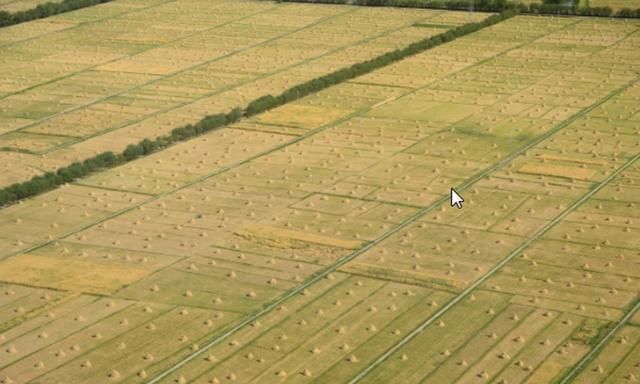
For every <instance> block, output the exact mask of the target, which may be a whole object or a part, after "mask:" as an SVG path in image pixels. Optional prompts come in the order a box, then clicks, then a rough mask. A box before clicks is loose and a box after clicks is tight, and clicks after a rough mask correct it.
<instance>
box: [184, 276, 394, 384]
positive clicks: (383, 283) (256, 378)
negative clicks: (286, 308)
mask: <svg viewBox="0 0 640 384" xmlns="http://www.w3.org/2000/svg"><path fill="white" fill-rule="evenodd" d="M347 275H348V274H347ZM350 278H352V276H347V278H345V279H344V281H342V284H346V283H347V282H348V281H350ZM381 283H382V284H380V287H378V288H377V289H375V290H374V291H371V293H370V294H367V296H365V297H362V298H360V299H358V301H357V302H356V303H354V304H353V305H351V307H349V308H348V309H346V310H345V311H344V312H342V313H341V314H340V315H338V317H336V318H335V319H332V320H326V321H325V323H324V326H322V327H319V328H318V329H316V330H315V331H314V332H313V333H312V334H310V335H308V338H307V339H306V341H309V340H311V338H313V337H317V336H318V335H319V334H320V333H321V332H322V331H324V330H325V329H326V327H328V326H331V325H333V324H335V323H338V322H339V321H340V319H342V318H344V317H345V316H347V315H348V314H349V312H350V311H351V310H352V309H354V308H355V307H357V306H358V305H362V304H363V303H364V302H365V300H366V299H368V298H370V297H371V296H373V295H375V294H377V293H378V292H380V291H381V290H383V289H384V288H385V286H386V285H387V284H388V283H387V282H381ZM342 284H341V285H342ZM337 286H338V285H336V286H335V287H337ZM331 289H333V287H331V288H329V289H327V290H326V291H325V292H323V293H322V295H321V296H319V297H317V298H316V299H315V300H312V301H310V302H308V303H306V304H305V305H303V306H302V307H300V309H299V311H300V310H302V309H304V308H307V307H308V306H310V305H312V304H314V303H317V302H318V301H320V300H321V299H322V298H323V297H325V295H326V294H327V293H328V292H329V291H331ZM292 316H293V314H290V315H288V316H286V317H285V318H284V319H282V321H278V322H276V323H275V324H274V325H273V326H271V327H269V329H266V330H265V331H264V332H261V333H260V334H259V335H257V336H256V337H255V338H254V339H253V340H258V339H260V337H262V336H264V335H266V334H267V333H268V332H269V331H271V330H273V329H276V328H277V327H278V326H280V325H282V323H283V321H286V320H288V319H291V317H292ZM304 344H305V341H302V342H301V343H300V345H298V346H296V347H295V348H293V349H292V350H291V352H290V353H295V352H296V351H298V350H300V349H301V348H302V347H303V346H304ZM235 355H236V353H235V352H232V353H231V354H229V356H227V357H225V358H223V359H221V360H220V361H219V362H218V363H220V364H221V363H224V362H225V361H228V360H229V359H231V358H232V357H233V356H235ZM287 356H289V355H288V354H283V355H282V356H280V357H279V358H278V360H275V361H273V364H272V365H275V364H277V363H279V362H281V361H282V360H283V359H285V358H286V357H287ZM212 369H215V367H211V368H208V369H206V370H204V371H203V372H201V373H199V374H198V375H197V376H195V377H193V378H192V380H194V381H196V380H197V379H199V378H201V377H202V376H204V375H206V374H207V373H208V372H210V371H211V370H212ZM265 372H266V371H262V372H259V373H257V374H256V375H255V376H254V377H252V378H251V379H250V380H249V381H248V382H247V383H256V380H258V378H259V377H260V376H263V375H264V374H265ZM258 383H260V381H258Z"/></svg>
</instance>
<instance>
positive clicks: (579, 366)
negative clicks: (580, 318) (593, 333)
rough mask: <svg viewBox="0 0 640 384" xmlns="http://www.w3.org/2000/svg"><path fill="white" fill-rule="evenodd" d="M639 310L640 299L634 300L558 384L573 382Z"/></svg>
mask: <svg viewBox="0 0 640 384" xmlns="http://www.w3.org/2000/svg"><path fill="white" fill-rule="evenodd" d="M639 309H640V299H639V298H636V302H635V304H634V305H633V306H632V307H631V308H630V309H629V310H628V311H627V313H626V314H625V315H624V316H623V317H622V319H620V321H618V323H617V324H616V325H615V326H614V327H613V328H611V329H610V330H609V332H606V333H605V334H604V335H603V336H602V337H601V338H600V341H599V342H598V344H596V345H595V346H594V347H593V349H592V350H591V351H590V352H589V353H588V354H587V355H585V356H584V357H583V358H582V359H581V360H580V361H579V362H578V363H577V364H576V365H574V367H573V369H572V370H571V371H569V372H568V373H567V374H566V376H564V378H563V379H562V380H561V381H560V382H559V384H568V383H571V382H573V381H574V379H575V378H576V377H577V376H578V374H579V373H580V372H582V371H583V370H584V369H585V368H586V367H587V365H588V364H589V363H590V362H591V361H592V360H593V359H595V358H596V357H597V356H598V354H599V353H600V352H601V350H602V348H604V347H605V345H607V344H608V343H609V341H610V340H611V338H612V337H613V335H615V334H616V332H618V331H619V330H620V328H622V327H623V326H624V325H625V324H627V322H628V321H629V319H631V317H632V316H633V315H634V314H635V313H636V311H638V310H639Z"/></svg>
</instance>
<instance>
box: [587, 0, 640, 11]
mask: <svg viewBox="0 0 640 384" xmlns="http://www.w3.org/2000/svg"><path fill="white" fill-rule="evenodd" d="M580 3H581V5H589V6H590V7H611V8H612V9H613V10H619V9H622V8H631V9H638V8H640V0H581V1H580Z"/></svg>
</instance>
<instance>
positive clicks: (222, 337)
mask: <svg viewBox="0 0 640 384" xmlns="http://www.w3.org/2000/svg"><path fill="white" fill-rule="evenodd" d="M514 49H515V48H514ZM503 53H504V52H503ZM503 53H500V54H503ZM487 60H489V59H487ZM476 65H477V64H476ZM474 66H475V65H474ZM472 67H473V66H472ZM465 69H466V68H465ZM639 80H640V79H638V78H636V79H633V80H632V81H630V82H628V83H627V84H625V85H623V86H622V87H619V88H618V89H616V90H614V91H613V92H611V93H610V94H609V95H607V96H606V97H604V98H602V99H600V100H598V101H597V102H595V103H594V104H592V105H591V106H589V107H588V108H585V109H583V110H582V111H580V112H578V113H576V114H574V115H573V116H571V117H570V118H568V119H566V120H564V121H563V122H561V123H560V124H558V125H556V126H555V127H554V128H552V129H550V130H549V131H547V133H545V134H543V135H541V136H540V137H539V138H537V139H536V140H534V141H532V142H531V143H529V144H527V145H526V146H524V147H523V148H521V149H519V150H517V151H515V152H513V153H511V154H510V155H509V156H507V157H505V158H504V159H502V160H501V161H499V162H496V163H494V164H493V165H491V166H490V167H488V168H486V169H485V170H483V171H481V172H479V173H478V174H476V175H474V176H472V177H471V178H469V179H468V180H467V181H466V182H465V183H463V184H461V185H460V186H458V187H457V188H456V190H458V191H464V190H466V189H468V188H469V187H471V186H472V185H473V184H475V183H476V182H478V181H480V180H481V179H483V178H485V177H486V176H488V175H489V174H490V173H492V172H494V171H496V170H497V169H500V168H502V167H503V166H505V165H507V164H509V163H511V161H513V160H514V159H515V158H516V157H518V156H520V155H522V154H524V153H525V152H526V151H528V150H530V149H532V148H533V147H535V146H536V145H538V144H540V143H541V142H543V141H545V140H547V139H548V138H550V137H552V136H553V135H555V134H556V133H558V132H559V131H561V130H562V129H564V128H566V127H567V126H568V125H570V124H571V123H573V122H574V121H576V120H577V119H579V118H581V117H582V116H584V115H586V114H588V113H589V112H591V111H593V110H594V109H595V108H597V107H599V106H600V105H602V104H604V103H605V102H607V101H608V100H609V99H611V98H612V97H615V96H616V95H619V94H620V93H622V92H623V91H624V90H626V89H628V88H629V87H631V86H632V85H634V84H636V83H637V82H638V81H639ZM639 157H640V154H638V155H636V156H635V157H634V158H633V159H632V160H630V161H628V162H627V163H625V165H624V166H623V167H621V168H619V169H618V170H616V172H614V173H613V174H612V175H610V176H609V177H607V178H606V179H605V180H604V181H603V182H601V183H600V184H599V185H598V186H597V187H596V188H595V189H593V190H591V191H590V192H589V193H587V194H586V195H584V196H583V197H582V198H580V199H579V200H578V201H576V202H575V203H574V204H572V205H571V206H570V207H569V208H567V210H565V211H564V212H563V213H562V214H560V215H559V216H557V217H556V218H555V219H554V220H553V221H552V222H551V223H550V224H549V225H547V226H545V227H544V228H543V229H542V230H540V231H538V232H537V233H536V235H534V236H533V237H532V238H530V239H528V240H527V241H525V242H524V243H523V244H522V245H521V246H519V247H518V248H517V249H516V250H515V251H513V252H512V253H511V254H510V255H509V256H507V258H505V259H503V260H502V261H501V262H500V263H498V264H497V265H496V266H494V268H492V269H491V270H490V271H489V272H487V274H485V275H483V277H481V278H480V279H479V280H477V281H476V283H474V284H472V285H471V286H469V287H468V288H466V289H465V290H464V291H462V292H461V293H460V294H459V295H458V296H456V297H455V298H454V299H452V300H451V301H450V302H449V303H447V304H446V305H445V306H444V307H443V308H442V309H441V310H439V311H438V312H436V314H434V315H433V316H432V317H430V318H429V319H428V320H427V321H425V322H424V323H423V324H421V325H420V326H419V327H418V328H417V329H416V330H414V331H413V332H411V333H410V334H409V335H408V336H407V337H405V338H404V339H403V341H404V340H406V341H404V342H403V341H401V342H400V343H402V344H401V345H400V343H399V344H398V345H397V348H396V347H395V346H394V347H393V348H392V349H390V350H388V352H387V353H385V354H384V355H383V356H381V358H379V359H378V360H376V361H375V362H374V363H373V364H372V365H371V366H370V368H369V367H368V368H367V369H365V371H362V372H361V374H359V375H358V376H356V377H355V378H354V379H353V380H352V381H351V382H350V383H355V382H357V381H359V380H360V379H361V378H362V377H364V376H365V375H366V374H367V373H368V372H369V371H370V370H371V369H373V368H375V366H377V365H378V364H380V363H381V362H382V361H384V360H385V359H386V357H388V355H390V354H392V353H393V352H395V350H397V349H398V348H400V347H401V346H402V345H404V344H406V342H408V341H409V340H410V339H411V338H413V336H415V335H416V334H418V333H420V332H421V330H422V329H423V328H424V327H426V326H427V325H428V324H430V323H432V322H433V321H434V320H436V319H437V318H438V317H440V316H441V315H442V314H444V313H445V312H446V311H447V310H448V309H450V308H451V307H453V306H454V305H455V304H456V303H458V302H459V301H461V300H462V299H463V298H464V297H466V295H467V294H468V293H469V292H470V291H472V290H473V289H474V288H476V287H477V286H478V285H480V284H482V283H483V282H484V281H485V280H486V279H488V278H489V277H491V276H492V275H493V274H494V273H495V272H496V271H497V270H499V269H500V268H501V267H502V266H504V264H506V263H507V262H508V261H509V260H511V259H512V258H513V257H514V256H515V255H516V254H517V253H519V252H520V251H521V250H522V249H524V248H526V247H527V246H528V245H529V244H531V243H532V242H534V241H535V240H536V239H537V237H539V236H541V235H542V234H544V233H546V232H547V231H548V230H549V229H550V228H551V227H552V226H554V225H555V224H557V223H558V222H559V221H561V220H562V219H563V218H564V217H565V216H566V215H568V214H569V213H570V212H571V211H573V209H575V208H577V207H578V206H579V205H581V204H582V203H583V202H584V201H586V200H587V199H588V198H589V197H591V196H592V195H593V194H594V193H595V192H597V191H599V190H600V189H601V188H602V187H604V186H605V185H606V184H607V183H608V182H609V181H611V180H612V179H613V178H614V177H615V176H617V175H618V174H619V173H620V172H622V171H623V170H624V169H626V168H627V167H628V166H630V165H631V164H632V163H633V162H634V161H635V160H637V159H638V158H639ZM447 192H448V191H447ZM448 199H449V194H448V193H447V194H446V195H443V196H442V197H441V198H440V199H438V200H437V201H435V202H434V203H432V204H431V205H429V206H427V207H424V208H422V209H421V210H419V211H418V212H417V213H415V214H414V215H413V216H411V217H409V218H407V219H406V220H404V221H403V222H402V223H400V224H398V225H397V226H395V227H393V228H392V229H390V230H389V231H387V232H385V233H384V234H382V235H381V236H380V237H378V238H377V239H375V240H374V241H372V242H370V243H368V244H367V245H365V246H364V247H362V248H360V249H359V250H357V251H355V252H354V253H352V254H350V255H348V256H345V257H344V258H342V259H340V260H338V261H337V262H335V263H333V264H331V265H329V266H327V267H326V268H325V269H323V270H322V271H320V272H318V273H317V274H316V275H313V276H312V277H310V278H309V279H307V280H306V281H305V282H303V283H302V284H300V285H299V286H297V287H295V288H294V289H292V290H290V291H288V292H287V293H286V294H285V295H283V296H281V297H280V298H278V299H276V300H274V301H273V302H271V303H269V304H268V305H266V306H265V307H263V309H261V310H260V311H258V312H256V313H255V314H253V315H250V316H249V317H247V318H246V319H244V320H243V321H242V322H240V323H238V324H237V325H235V326H234V327H232V328H231V329H229V330H227V331H225V332H223V333H221V334H220V335H218V336H216V337H214V338H212V339H211V340H209V341H208V342H206V343H203V345H202V347H201V348H200V349H199V350H198V351H197V352H194V353H192V354H191V355H189V356H187V357H185V358H184V359H183V360H181V361H179V362H178V363H175V364H174V365H173V366H172V367H170V368H168V369H167V370H165V371H163V372H162V373H160V374H158V375H156V376H155V377H154V378H153V379H151V380H150V381H148V384H154V383H159V382H160V381H161V380H163V379H164V378H166V377H167V376H168V375H170V374H171V373H173V372H175V371H176V370H177V369H179V368H180V367H182V366H184V365H185V364H187V363H188V362H190V361H191V360H193V359H195V358H196V357H198V356H199V355H201V354H202V353H204V351H206V350H207V349H209V348H210V347H212V346H214V345H216V344H218V343H220V342H221V341H223V340H225V339H227V338H228V337H229V336H231V335H233V334H235V333H236V332H237V331H239V330H240V329H242V328H243V327H245V326H247V325H249V324H251V323H252V322H254V321H255V320H257V319H259V318H260V317H262V316H264V315H266V314H267V313H269V312H271V311H273V310H274V309H276V308H277V307H279V306H280V305H281V304H282V303H284V302H285V301H287V300H288V299H290V298H291V297H293V296H295V295H297V294H299V293H300V292H302V291H303V290H304V289H306V288H308V287H309V286H311V285H313V284H314V283H316V282H318V281H319V280H321V279H323V278H324V277H326V276H327V275H328V274H330V273H332V272H335V271H336V270H337V269H339V268H340V267H342V266H343V265H345V264H347V263H349V262H350V261H352V260H353V259H355V258H356V257H358V256H359V255H361V254H363V253H365V252H366V251H368V250H370V249H371V248H373V247H375V246H376V245H378V244H380V243H381V242H382V241H384V240H386V239H387V238H389V237H391V236H392V235H394V234H396V233H398V232H400V231H401V230H403V229H404V228H406V227H408V226H409V225H411V224H412V223H413V222H415V221H416V220H417V219H419V218H421V217H423V216H424V215H425V214H427V213H429V212H430V211H432V210H433V209H435V208H437V207H439V206H440V205H442V204H444V203H446V202H447V201H448ZM389 351H390V352H389Z"/></svg>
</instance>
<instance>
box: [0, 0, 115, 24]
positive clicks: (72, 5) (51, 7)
mask: <svg viewBox="0 0 640 384" xmlns="http://www.w3.org/2000/svg"><path fill="white" fill-rule="evenodd" d="M110 1H113V0H62V1H61V2H58V3H52V2H47V3H44V4H39V5H37V6H36V7H35V8H31V9H28V10H26V11H18V12H14V13H10V12H7V11H0V28H1V27H8V26H10V25H15V24H20V23H24V22H26V21H32V20H37V19H44V18H45V17H49V16H53V15H58V14H60V13H65V12H70V11H75V10H76V9H80V8H86V7H91V6H93V5H97V4H102V3H108V2H110Z"/></svg>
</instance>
